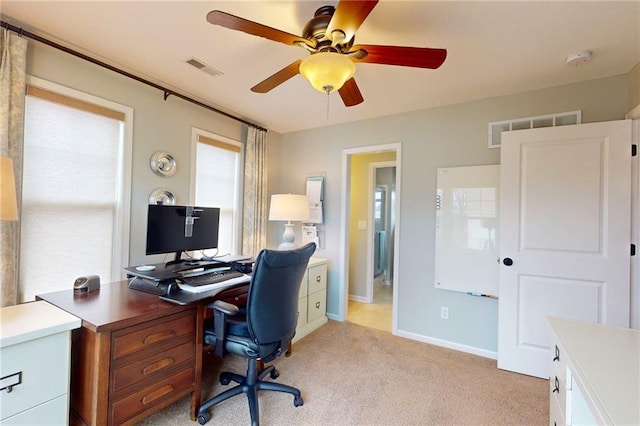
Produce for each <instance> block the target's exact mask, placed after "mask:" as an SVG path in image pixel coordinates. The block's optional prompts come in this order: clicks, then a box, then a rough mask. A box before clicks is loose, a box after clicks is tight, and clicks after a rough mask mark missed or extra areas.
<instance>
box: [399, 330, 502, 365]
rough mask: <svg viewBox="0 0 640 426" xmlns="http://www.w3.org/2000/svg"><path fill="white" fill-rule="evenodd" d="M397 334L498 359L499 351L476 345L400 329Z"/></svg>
mask: <svg viewBox="0 0 640 426" xmlns="http://www.w3.org/2000/svg"><path fill="white" fill-rule="evenodd" d="M396 336H400V337H406V338H407V339H411V340H417V341H418V342H422V343H429V344H430V345H435V346H441V347H443V348H447V349H453V350H455V351H460V352H466V353H468V354H472V355H478V356H481V357H484V358H489V359H496V360H497V359H498V353H497V352H494V351H488V350H486V349H480V348H476V347H474V346H467V345H462V344H460V343H455V342H450V341H448V340H442V339H436V338H434V337H427V336H422V335H420V334H415V333H408V332H406V331H398V332H397V333H396Z"/></svg>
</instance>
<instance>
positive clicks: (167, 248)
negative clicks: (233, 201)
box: [146, 204, 220, 263]
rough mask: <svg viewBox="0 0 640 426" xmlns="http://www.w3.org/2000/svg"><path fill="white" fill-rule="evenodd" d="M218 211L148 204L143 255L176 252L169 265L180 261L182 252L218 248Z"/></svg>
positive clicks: (210, 208)
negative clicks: (145, 243) (145, 245)
mask: <svg viewBox="0 0 640 426" xmlns="http://www.w3.org/2000/svg"><path fill="white" fill-rule="evenodd" d="M219 224H220V209H219V208H218V207H194V206H171V205H155V204H150V205H149V211H148V216H147V249H146V254H147V255H151V254H166V253H175V258H174V260H173V261H172V262H169V263H179V262H181V257H182V252H183V251H190V250H204V249H212V248H217V247H218V228H219Z"/></svg>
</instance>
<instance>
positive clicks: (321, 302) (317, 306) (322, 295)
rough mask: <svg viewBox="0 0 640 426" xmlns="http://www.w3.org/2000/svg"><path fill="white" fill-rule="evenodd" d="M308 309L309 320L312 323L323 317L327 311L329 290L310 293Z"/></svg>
mask: <svg viewBox="0 0 640 426" xmlns="http://www.w3.org/2000/svg"><path fill="white" fill-rule="evenodd" d="M307 309H308V312H307V322H309V323H312V322H314V321H316V320H318V319H320V318H323V317H324V316H325V314H326V312H327V292H326V291H317V292H315V293H313V294H310V295H309V304H308V305H307Z"/></svg>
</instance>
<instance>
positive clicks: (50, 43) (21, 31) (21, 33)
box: [0, 21, 268, 132]
mask: <svg viewBox="0 0 640 426" xmlns="http://www.w3.org/2000/svg"><path fill="white" fill-rule="evenodd" d="M0 27H4V28H6V29H8V30H11V31H13V32H15V33H18V35H19V36H21V37H22V36H24V37H28V38H30V39H33V40H35V41H39V42H40V43H43V44H46V45H48V46H51V47H54V48H56V49H58V50H62V51H63V52H65V53H68V54H70V55H73V56H75V57H78V58H81V59H84V60H85V61H88V62H91V63H92V64H95V65H99V66H101V67H103V68H106V69H108V70H111V71H113V72H116V73H118V74H120V75H124V76H125V77H129V78H131V79H133V80H136V81H139V82H140V83H144V84H146V85H148V86H151V87H154V88H156V89H158V90H161V91H162V92H163V93H164V100H165V101H166V100H167V98H168V97H169V96H170V95H173V96H177V97H178V98H180V99H184V100H185V101H189V102H191V103H193V104H196V105H198V106H200V107H202V108H206V109H208V110H211V111H214V112H216V113H218V114H221V115H224V116H225V117H228V118H231V119H233V120H236V121H239V122H241V123H244V124H246V125H248V126H252V127H255V128H256V129H260V130H263V131H265V132H266V131H268V130H267V129H265V128H264V127H262V126H258V125H257V124H255V123H251V122H250V121H246V120H243V119H242V118H240V117H236V116H235V115H232V114H229V113H227V112H224V111H220V110H219V109H217V108H214V107H212V106H211V105H207V104H205V103H202V102H200V101H197V100H195V99H193V98H190V97H188V96H186V95H183V94H181V93H178V92H175V91H173V90H170V89H167V88H166V87H163V86H160V85H159V84H156V83H154V82H152V81H149V80H145V79H144V78H142V77H138V76H137V75H135V74H131V73H129V72H127V71H124V70H121V69H119V68H116V67H114V66H113V65H109V64H107V63H105V62H102V61H99V60H98V59H95V58H92V57H90V56H88V55H85V54H84V53H81V52H78V51H76V50H73V49H70V48H68V47H66V46H63V45H61V44H58V43H56V42H54V41H51V40H49V39H46V38H44V37H41V36H39V35H37V34H34V33H31V32H29V31H26V30H24V29H23V28H20V27H16V26H14V25H11V24H9V23H8V22H5V21H0Z"/></svg>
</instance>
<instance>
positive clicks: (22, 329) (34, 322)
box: [0, 301, 81, 425]
mask: <svg viewBox="0 0 640 426" xmlns="http://www.w3.org/2000/svg"><path fill="white" fill-rule="evenodd" d="M80 324H81V321H80V319H79V318H77V317H75V316H73V315H71V314H69V313H67V312H65V311H63V310H62V309H59V308H56V307H55V306H53V305H50V304H49V303H47V302H44V301H39V302H31V303H24V304H21V305H15V306H8V307H5V308H2V309H0V382H1V384H0V388H2V390H0V423H1V424H3V425H35V424H37V425H65V424H68V423H69V367H70V366H69V363H70V353H71V330H72V329H74V328H78V327H80Z"/></svg>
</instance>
